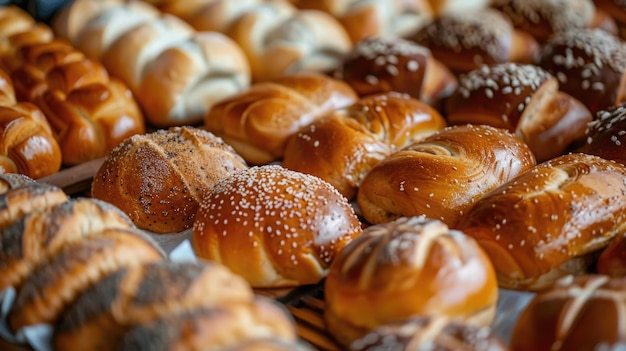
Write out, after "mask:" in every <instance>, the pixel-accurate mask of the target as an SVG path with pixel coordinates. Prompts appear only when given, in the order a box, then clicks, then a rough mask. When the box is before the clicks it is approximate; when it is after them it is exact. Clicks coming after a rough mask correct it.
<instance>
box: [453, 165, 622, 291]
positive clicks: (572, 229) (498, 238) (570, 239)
mask: <svg viewBox="0 0 626 351" xmlns="http://www.w3.org/2000/svg"><path fill="white" fill-rule="evenodd" d="M625 177H626V167H625V166H623V165H621V164H618V163H616V162H613V161H608V160H605V159H602V158H600V157H597V156H592V155H587V154H582V153H574V154H568V155H563V156H559V157H556V158H554V159H552V160H550V161H547V162H544V163H541V164H539V165H537V166H536V167H534V168H533V169H531V170H529V171H527V172H525V173H522V174H520V175H519V176H517V177H516V178H514V179H511V180H510V181H509V182H507V183H505V184H503V185H501V186H500V187H498V188H497V189H494V190H493V191H492V192H490V193H489V194H487V195H485V196H484V197H483V198H482V199H480V200H479V201H478V202H476V204H475V205H474V206H473V207H472V208H471V209H470V210H469V211H468V212H467V214H466V215H465V216H464V217H463V219H462V221H461V223H459V228H461V229H462V230H463V231H464V232H465V233H467V234H468V235H470V236H472V237H473V238H475V239H476V240H477V241H478V242H479V243H480V245H481V246H482V247H483V249H484V250H485V251H486V252H487V254H488V255H489V257H491V259H492V261H493V262H494V267H495V268H496V272H497V274H498V282H499V284H500V286H501V287H504V288H509V289H519V290H524V289H528V290H541V289H545V288H547V287H549V286H550V285H551V284H553V283H554V281H555V280H556V279H558V278H560V277H562V276H564V275H568V274H581V273H584V272H586V271H587V269H588V268H589V266H590V264H591V261H592V257H591V255H592V254H594V253H595V252H596V251H598V250H600V249H602V248H604V247H606V246H607V245H608V244H609V242H610V241H611V240H612V239H613V238H614V237H615V236H616V235H618V234H620V233H623V232H624V228H626V182H625V181H624V180H625V179H626V178H625Z"/></svg>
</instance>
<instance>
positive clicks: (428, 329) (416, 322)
mask: <svg viewBox="0 0 626 351" xmlns="http://www.w3.org/2000/svg"><path fill="white" fill-rule="evenodd" d="M381 349H383V350H394V351H414V350H437V351H455V350H468V351H470V350H471V351H507V350H508V348H507V346H506V345H505V344H504V343H503V342H502V341H500V340H499V338H498V337H497V336H495V335H494V333H493V331H492V330H491V329H490V328H489V327H478V326H475V325H471V324H465V323H460V322H458V321H454V320H450V319H449V318H447V317H442V316H437V317H431V318H429V317H413V318H410V319H406V320H402V321H396V322H392V323H388V324H385V325H382V326H380V327H378V328H375V329H374V330H372V331H371V332H369V333H368V334H366V335H365V336H364V337H362V338H361V339H358V340H356V341H354V342H353V343H352V344H351V345H350V351H375V350H381Z"/></svg>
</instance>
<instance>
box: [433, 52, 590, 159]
mask: <svg viewBox="0 0 626 351" xmlns="http://www.w3.org/2000/svg"><path fill="white" fill-rule="evenodd" d="M445 107H446V108H445V114H446V118H447V120H448V122H449V123H450V124H467V123H472V124H488V125H491V126H494V127H497V128H505V129H507V130H509V131H510V132H511V133H514V134H515V135H516V136H517V137H519V138H520V139H522V140H523V141H524V142H525V143H526V144H527V145H528V146H529V147H530V149H531V150H532V151H533V154H534V155H535V158H536V159H537V161H538V162H542V161H546V160H549V159H551V158H553V157H555V156H559V155H562V154H563V153H565V152H566V151H567V150H568V149H570V147H571V146H572V145H574V144H578V143H580V142H581V141H583V140H584V138H585V130H586V128H587V123H589V122H590V121H591V120H592V119H593V116H592V114H591V112H589V110H588V109H587V108H586V107H585V105H583V104H582V102H580V101H579V100H578V99H576V98H574V97H572V96H571V95H569V94H567V93H565V92H562V91H560V89H559V82H558V80H557V79H556V78H555V77H554V76H552V75H551V74H550V73H548V72H546V71H545V70H544V69H542V68H541V67H538V66H535V65H531V64H516V63H502V64H496V65H490V66H489V65H485V66H482V67H481V68H478V69H476V70H473V71H471V72H468V73H467V74H465V75H464V76H463V77H461V78H459V87H458V88H457V90H456V91H455V92H454V93H453V94H452V96H450V98H449V99H448V100H447V101H446V105H445Z"/></svg>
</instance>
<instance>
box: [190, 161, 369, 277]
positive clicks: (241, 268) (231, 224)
mask: <svg viewBox="0 0 626 351" xmlns="http://www.w3.org/2000/svg"><path fill="white" fill-rule="evenodd" d="M359 234H361V226H360V223H359V220H358V219H357V216H356V214H355V213H354V209H353V208H352V207H351V206H350V204H349V203H348V202H347V201H346V199H345V198H344V197H343V196H342V195H341V194H339V192H337V190H336V189H335V188H333V187H332V186H331V185H330V184H328V183H326V182H325V181H323V180H321V179H319V178H317V177H315V176H312V175H308V174H304V173H299V172H295V171H291V170H288V169H286V168H283V167H282V166H278V165H266V166H255V167H251V168H249V169H247V170H243V171H239V172H236V173H234V174H232V175H231V176H230V177H228V178H225V179H223V180H222V181H220V182H218V183H217V184H216V185H215V186H214V187H213V189H212V190H211V191H210V192H209V193H208V194H207V195H206V196H205V198H204V199H203V200H202V202H201V206H200V209H199V210H198V213H197V215H196V220H195V222H194V225H193V248H194V251H195V252H196V254H197V256H198V257H200V258H204V259H208V260H211V261H217V262H220V263H222V264H224V265H225V266H226V267H228V268H229V269H231V270H232V271H233V272H234V273H236V274H238V275H241V276H242V277H244V278H245V279H246V280H247V281H248V282H249V283H250V284H251V285H252V287H255V288H270V287H293V286H298V285H304V284H315V283H317V282H319V281H320V280H321V279H322V278H324V276H326V272H327V270H328V266H329V265H330V263H331V262H332V261H333V259H334V258H335V255H336V254H337V253H338V252H340V250H341V249H342V248H343V247H344V246H345V245H346V244H347V243H348V242H350V240H352V239H353V238H354V237H356V236H358V235H359Z"/></svg>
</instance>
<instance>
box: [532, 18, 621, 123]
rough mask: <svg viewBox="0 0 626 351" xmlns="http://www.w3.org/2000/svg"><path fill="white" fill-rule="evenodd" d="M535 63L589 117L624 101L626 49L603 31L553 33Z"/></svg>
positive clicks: (616, 39) (581, 30)
mask: <svg viewBox="0 0 626 351" xmlns="http://www.w3.org/2000/svg"><path fill="white" fill-rule="evenodd" d="M537 62H538V65H540V66H541V67H543V68H544V69H546V70H547V71H548V72H550V73H552V75H554V76H555V77H557V79H558V80H559V83H560V87H561V90H563V91H564V92H566V93H568V94H570V95H572V96H573V97H575V98H577V99H578V100H580V101H581V102H582V103H583V104H585V106H587V108H588V109H589V110H590V111H591V113H596V112H598V111H600V110H603V109H607V108H609V107H611V106H614V105H618V104H620V103H621V102H624V101H626V91H625V90H624V87H626V85H625V84H624V81H625V79H626V78H624V77H625V76H626V75H625V72H626V46H625V45H624V42H623V41H622V40H621V39H619V38H618V37H616V36H614V35H611V34H610V33H607V32H606V31H604V30H601V29H573V30H570V31H567V32H561V33H557V34H555V35H554V36H552V37H551V38H550V40H548V42H547V43H546V44H545V45H544V46H543V47H542V49H541V51H540V53H539V58H538V61H537Z"/></svg>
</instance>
